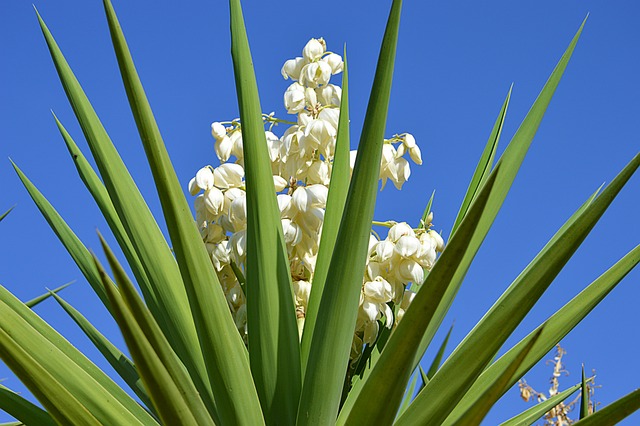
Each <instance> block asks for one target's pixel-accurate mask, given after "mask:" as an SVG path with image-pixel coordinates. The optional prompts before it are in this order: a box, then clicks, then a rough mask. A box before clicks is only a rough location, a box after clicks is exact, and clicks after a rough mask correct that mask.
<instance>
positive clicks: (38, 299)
mask: <svg viewBox="0 0 640 426" xmlns="http://www.w3.org/2000/svg"><path fill="white" fill-rule="evenodd" d="M72 283H73V281H72V282H70V283H67V284H63V285H61V286H60V287H58V288H54V289H53V290H49V291H48V292H46V293H45V294H42V295H40V296H38V297H35V298H33V299H31V300H28V301H26V302H24V304H25V306H28V307H29V308H31V309H33V307H34V306H36V305H38V304H39V303H41V302H43V301H45V300H47V299H48V298H49V297H51V296H52V295H54V294H56V293H57V292H59V291H61V290H64V289H65V288H67V287H69V286H70V285H71V284H72Z"/></svg>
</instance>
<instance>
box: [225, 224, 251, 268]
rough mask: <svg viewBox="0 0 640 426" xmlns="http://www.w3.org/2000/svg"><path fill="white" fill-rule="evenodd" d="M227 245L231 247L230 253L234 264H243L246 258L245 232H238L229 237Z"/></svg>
mask: <svg viewBox="0 0 640 426" xmlns="http://www.w3.org/2000/svg"><path fill="white" fill-rule="evenodd" d="M229 245H230V246H231V253H232V254H233V257H234V261H235V262H236V264H238V265H239V264H241V263H244V261H245V259H246V257H247V252H246V250H247V240H246V231H245V230H242V231H238V232H236V233H234V234H233V235H231V238H229Z"/></svg>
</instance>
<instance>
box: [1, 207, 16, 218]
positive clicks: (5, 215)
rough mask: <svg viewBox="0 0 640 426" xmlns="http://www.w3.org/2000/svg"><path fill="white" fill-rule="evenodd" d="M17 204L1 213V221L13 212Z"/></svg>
mask: <svg viewBox="0 0 640 426" xmlns="http://www.w3.org/2000/svg"><path fill="white" fill-rule="evenodd" d="M15 207H16V206H13V207H11V208H10V209H9V210H7V211H6V212H4V213H2V214H0V222H2V219H4V218H5V217H7V215H8V214H9V213H11V210H13V209H14V208H15Z"/></svg>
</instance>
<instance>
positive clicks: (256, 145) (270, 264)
mask: <svg viewBox="0 0 640 426" xmlns="http://www.w3.org/2000/svg"><path fill="white" fill-rule="evenodd" d="M229 6H230V9H231V56H232V58H233V70H234V75H235V81H236V92H237V95H238V106H239V110H240V119H241V121H242V140H243V141H244V145H243V150H244V162H245V164H244V165H245V182H246V187H247V234H246V235H247V237H246V238H247V260H246V267H245V270H246V279H247V283H246V288H247V328H248V329H250V330H253V331H252V332H250V333H249V358H250V361H251V373H252V374H253V377H254V380H255V382H256V389H257V390H258V395H259V396H260V402H261V403H262V410H263V412H264V413H265V420H266V421H267V423H284V424H293V423H294V422H295V416H296V412H297V409H298V400H299V397H300V389H301V386H302V371H301V368H300V365H301V364H300V344H299V334H298V327H297V324H296V316H295V306H294V303H293V300H294V299H293V290H292V286H291V272H290V270H289V259H288V256H287V249H286V245H285V242H284V237H283V232H282V225H281V222H280V210H279V209H278V205H277V201H276V195H275V188H274V185H273V174H272V171H271V162H270V160H269V155H268V151H267V143H266V137H265V133H264V124H263V122H262V111H261V108H260V99H259V96H258V86H257V84H256V78H255V74H254V70H253V63H252V59H251V52H250V50H249V41H248V39H247V34H246V30H245V26H244V19H243V16H242V8H241V6H240V1H239V0H230V2H229Z"/></svg>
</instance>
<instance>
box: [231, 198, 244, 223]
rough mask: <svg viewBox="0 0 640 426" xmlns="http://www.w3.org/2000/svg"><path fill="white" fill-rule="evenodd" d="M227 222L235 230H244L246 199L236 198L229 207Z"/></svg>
mask: <svg viewBox="0 0 640 426" xmlns="http://www.w3.org/2000/svg"><path fill="white" fill-rule="evenodd" d="M229 222H231V224H232V225H233V228H234V229H235V230H238V231H239V230H242V229H245V228H246V224H247V197H246V196H244V197H238V198H236V199H235V200H233V201H232V202H231V205H230V206H229Z"/></svg>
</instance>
